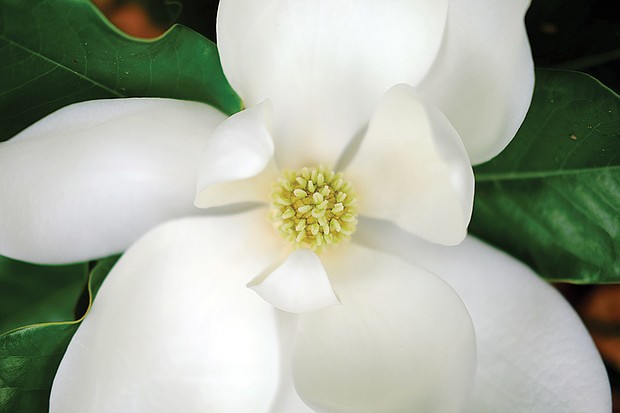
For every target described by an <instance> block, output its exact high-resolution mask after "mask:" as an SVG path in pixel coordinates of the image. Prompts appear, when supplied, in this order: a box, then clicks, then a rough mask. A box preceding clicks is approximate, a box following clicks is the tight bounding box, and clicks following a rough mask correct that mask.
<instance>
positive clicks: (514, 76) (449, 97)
mask: <svg viewBox="0 0 620 413" xmlns="http://www.w3.org/2000/svg"><path fill="white" fill-rule="evenodd" d="M529 3H530V2H529V0H515V1H488V0H452V1H451V2H450V8H449V12H448V22H447V25H446V33H445V35H444V42H443V45H442V48H441V51H440V53H439V55H438V57H437V61H436V62H435V65H434V66H433V68H432V70H430V71H429V72H428V77H427V78H426V79H425V80H424V81H422V83H421V84H420V86H419V88H418V91H420V92H421V93H422V94H423V95H424V96H425V97H427V98H428V99H429V100H430V101H431V102H433V103H434V104H435V105H437V107H438V108H439V109H441V111H442V112H443V113H445V114H446V116H447V117H448V119H450V122H452V124H453V125H454V127H455V128H456V129H457V130H458V131H459V134H460V135H461V138H462V139H463V142H464V143H465V147H466V148H467V151H468V152H469V157H470V158H471V160H472V162H473V163H474V164H477V163H481V162H484V161H487V160H489V159H491V158H492V157H494V156H495V155H497V154H498V153H499V152H501V150H502V149H504V147H505V146H506V145H507V144H508V143H509V142H510V140H511V139H512V138H513V136H514V134H515V133H516V131H517V129H518V128H519V126H520V125H521V122H522V121H523V118H524V117H525V113H526V112H527V109H528V107H529V104H530V100H531V98H532V91H533V87H534V65H533V62H532V56H531V52H530V46H529V43H528V40H527V34H526V32H525V25H524V23H523V16H524V15H525V11H526V9H527V7H528V6H529Z"/></svg>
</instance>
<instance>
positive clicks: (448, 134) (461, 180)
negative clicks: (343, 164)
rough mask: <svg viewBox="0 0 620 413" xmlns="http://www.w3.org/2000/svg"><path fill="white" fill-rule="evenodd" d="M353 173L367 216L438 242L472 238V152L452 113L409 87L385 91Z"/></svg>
mask: <svg viewBox="0 0 620 413" xmlns="http://www.w3.org/2000/svg"><path fill="white" fill-rule="evenodd" d="M346 177H347V179H348V180H350V181H351V182H352V184H353V185H354V189H355V191H356V192H357V193H358V196H359V211H360V214H362V215H364V216H369V217H373V218H380V219H386V220H389V221H392V222H394V223H396V224H397V225H399V226H400V227H402V228H404V229H406V230H407V231H410V232H412V233H414V234H416V235H418V236H420V237H422V238H424V239H426V240H429V241H431V242H436V243H441V244H446V245H453V244H458V243H459V242H461V241H462V240H463V238H464V237H465V234H466V232H467V225H468V224H469V219H470V217H471V211H472V205H473V195H474V175H473V171H472V169H471V166H470V163H469V158H468V157H467V152H466V151H465V148H464V147H463V144H462V142H461V140H460V138H459V135H458V133H457V132H456V131H455V130H454V128H453V127H452V125H450V122H448V120H447V119H446V118H445V116H443V114H442V113H441V112H439V111H438V110H437V109H436V108H434V107H433V106H432V105H429V104H427V103H425V102H423V101H421V100H419V99H418V98H417V97H416V95H415V94H414V92H413V89H412V88H411V87H410V86H407V85H402V84H401V85H397V86H395V87H393V88H392V89H390V90H389V91H388V92H387V93H386V94H385V96H384V98H383V100H382V101H381V103H380V104H379V106H378V108H377V110H376V111H375V113H374V114H373V117H372V119H371V121H370V125H369V126H368V132H367V133H366V136H365V137H364V139H363V141H362V143H361V146H360V148H359V151H358V152H357V153H356V154H355V156H354V157H353V160H352V163H351V165H350V166H349V167H348V168H347V169H346Z"/></svg>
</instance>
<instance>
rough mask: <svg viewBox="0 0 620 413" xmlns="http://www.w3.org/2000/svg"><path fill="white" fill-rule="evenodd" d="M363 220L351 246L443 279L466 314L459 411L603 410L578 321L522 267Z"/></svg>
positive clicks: (603, 391) (605, 394)
mask: <svg viewBox="0 0 620 413" xmlns="http://www.w3.org/2000/svg"><path fill="white" fill-rule="evenodd" d="M363 221H364V222H360V225H359V227H358V231H357V233H356V235H357V236H358V238H357V240H358V241H363V242H364V243H365V244H367V245H370V246H373V247H375V248H382V249H383V250H386V251H391V252H393V253H395V254H397V255H399V256H400V257H403V258H405V259H407V260H409V261H411V262H415V263H418V264H419V265H421V266H423V267H424V268H426V269H428V270H429V271H432V272H434V273H436V274H438V275H439V276H441V277H443V278H444V279H445V280H446V281H447V282H448V283H449V284H450V285H451V286H452V287H453V288H454V289H455V290H456V292H457V293H458V294H459V296H460V297H461V298H462V299H463V302H464V303H465V305H466V307H467V309H468V310H469V313H470V314H471V317H472V320H473V322H474V328H475V330H476V339H477V345H478V372H477V379H476V385H475V388H474V394H473V397H472V400H471V402H470V404H469V407H468V409H467V410H466V411H467V412H470V413H480V412H489V413H495V412H507V413H523V412H527V413H578V412H579V413H581V412H588V413H609V412H610V411H611V406H610V389H609V382H608V381H607V375H606V373H605V369H604V367H603V363H602V362H601V358H600V356H599V354H598V352H597V351H596V349H595V347H594V345H593V343H592V340H591V338H590V336H589V335H588V333H587V331H586V329H585V328H584V326H583V324H582V322H581V320H580V319H579V317H578V316H577V314H576V313H575V311H574V310H573V309H572V307H570V305H569V304H568V303H567V302H566V301H565V300H564V298H563V297H562V296H561V295H560V294H559V293H558V292H557V291H556V290H555V289H553V288H552V287H551V286H549V285H548V284H547V283H545V282H544V281H542V280H541V279H540V278H539V277H537V276H536V274H534V273H533V272H532V271H531V270H530V269H529V268H527V267H526V266H524V265H523V264H522V263H520V262H519V261H517V260H515V259H513V258H511V257H509V256H507V255H506V254H504V253H502V252H500V251H498V250H496V249H494V248H492V247H490V246H488V245H486V244H484V243H482V242H480V241H478V240H476V239H475V238H472V237H468V238H466V239H465V241H464V242H463V243H462V244H461V245H459V246H456V247H441V246H438V245H433V244H428V243H425V242H423V241H421V240H416V239H415V237H413V236H411V235H409V234H406V233H404V232H403V231H400V230H398V229H396V228H394V227H393V228H391V230H389V231H386V226H385V224H384V223H378V222H368V221H367V220H363Z"/></svg>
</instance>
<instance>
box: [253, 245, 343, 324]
mask: <svg viewBox="0 0 620 413" xmlns="http://www.w3.org/2000/svg"><path fill="white" fill-rule="evenodd" d="M248 287H250V288H252V289H253V290H254V291H255V292H256V293H257V294H258V295H260V296H261V297H263V299H265V300H266V301H267V302H268V303H270V304H271V305H273V306H274V307H276V308H279V309H280V310H284V311H288V312H291V313H305V312H308V311H315V310H318V309H321V308H324V307H329V306H332V305H337V304H340V302H339V301H338V297H336V294H335V293H334V290H333V289H332V286H331V284H330V282H329V278H328V277H327V273H326V272H325V269H324V268H323V265H322V264H321V260H320V259H319V257H318V256H317V255H316V254H315V253H314V252H313V251H311V250H308V249H298V250H296V251H293V252H292V253H290V254H289V255H288V257H287V258H286V259H285V260H284V262H283V263H282V264H281V265H280V266H278V267H277V268H276V269H274V270H270V271H266V272H265V273H264V274H262V275H261V276H259V277H258V278H257V279H255V280H253V281H252V282H251V283H249V284H248Z"/></svg>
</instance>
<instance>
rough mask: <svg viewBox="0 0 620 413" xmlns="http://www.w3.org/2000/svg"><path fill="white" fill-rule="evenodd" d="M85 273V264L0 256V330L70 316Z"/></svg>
mask: <svg viewBox="0 0 620 413" xmlns="http://www.w3.org/2000/svg"><path fill="white" fill-rule="evenodd" d="M87 277H88V265H87V264H77V265H69V266H56V267H46V266H41V265H32V264H27V263H24V262H20V261H15V260H12V259H9V258H6V257H2V256H0V333H3V332H5V331H8V330H11V329H13V328H16V327H19V326H24V325H27V324H34V323H44V322H51V321H65V320H70V319H72V318H73V317H74V316H75V314H74V313H75V301H76V298H77V297H79V296H80V294H81V293H82V291H83V290H84V286H85V285H86V280H87Z"/></svg>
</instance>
